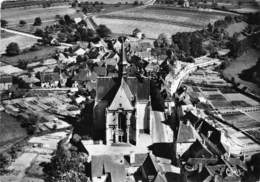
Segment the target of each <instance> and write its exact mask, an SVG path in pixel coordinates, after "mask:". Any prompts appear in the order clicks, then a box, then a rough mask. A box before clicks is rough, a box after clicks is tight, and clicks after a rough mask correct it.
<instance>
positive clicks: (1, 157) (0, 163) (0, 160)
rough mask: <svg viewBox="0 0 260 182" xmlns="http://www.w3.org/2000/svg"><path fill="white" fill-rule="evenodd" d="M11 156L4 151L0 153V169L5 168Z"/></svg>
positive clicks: (9, 162)
mask: <svg viewBox="0 0 260 182" xmlns="http://www.w3.org/2000/svg"><path fill="white" fill-rule="evenodd" d="M11 159H12V157H11V156H10V154H8V153H6V152H4V153H1V154H0V171H2V170H5V169H6V168H7V167H8V166H9V165H10V164H11Z"/></svg>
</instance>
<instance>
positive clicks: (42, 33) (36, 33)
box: [34, 28, 44, 37]
mask: <svg viewBox="0 0 260 182" xmlns="http://www.w3.org/2000/svg"><path fill="white" fill-rule="evenodd" d="M34 35H36V36H38V37H43V35H44V32H43V30H42V29H39V28H37V29H36V30H35V32H34Z"/></svg>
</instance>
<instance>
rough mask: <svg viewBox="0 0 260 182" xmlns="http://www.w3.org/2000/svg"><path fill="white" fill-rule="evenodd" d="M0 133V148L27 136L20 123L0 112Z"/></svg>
mask: <svg viewBox="0 0 260 182" xmlns="http://www.w3.org/2000/svg"><path fill="white" fill-rule="evenodd" d="M0 131H1V132H0V146H1V145H3V144H6V143H7V142H10V141H12V142H13V141H14V140H17V139H21V138H23V137H26V136H27V133H26V130H25V129H24V128H22V127H21V126H20V123H19V122H18V121H17V120H16V119H15V118H14V117H12V116H10V115H8V114H6V113H5V112H0Z"/></svg>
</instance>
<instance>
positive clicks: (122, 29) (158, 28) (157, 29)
mask: <svg viewBox="0 0 260 182" xmlns="http://www.w3.org/2000/svg"><path fill="white" fill-rule="evenodd" d="M94 21H95V22H96V23H97V24H105V25H107V26H108V28H110V29H111V30H112V32H113V33H116V34H132V31H133V30H134V29H135V28H139V29H140V30H141V31H142V32H143V33H145V35H146V37H147V38H151V39H155V38H157V37H158V35H159V34H160V33H166V34H167V35H169V36H171V35H172V34H175V33H177V32H182V31H185V32H190V31H194V30H195V29H194V28H190V27H183V26H178V25H172V24H163V23H156V22H147V21H136V20H125V19H110V18H99V17H97V18H94Z"/></svg>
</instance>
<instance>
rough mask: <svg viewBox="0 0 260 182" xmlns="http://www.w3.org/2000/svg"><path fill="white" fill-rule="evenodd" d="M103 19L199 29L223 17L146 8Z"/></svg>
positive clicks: (204, 13)
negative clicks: (158, 23)
mask: <svg viewBox="0 0 260 182" xmlns="http://www.w3.org/2000/svg"><path fill="white" fill-rule="evenodd" d="M101 17H103V18H117V19H131V20H140V21H151V22H152V21H153V22H160V23H165V24H176V25H181V26H187V27H194V28H200V27H203V26H204V25H207V24H208V23H209V22H211V23H213V22H214V21H216V20H217V19H221V18H224V15H222V14H220V13H216V12H202V11H187V10H181V9H172V8H168V7H158V6H153V7H147V8H145V9H131V10H126V11H117V12H114V13H113V12H112V13H109V14H106V15H103V16H101Z"/></svg>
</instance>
